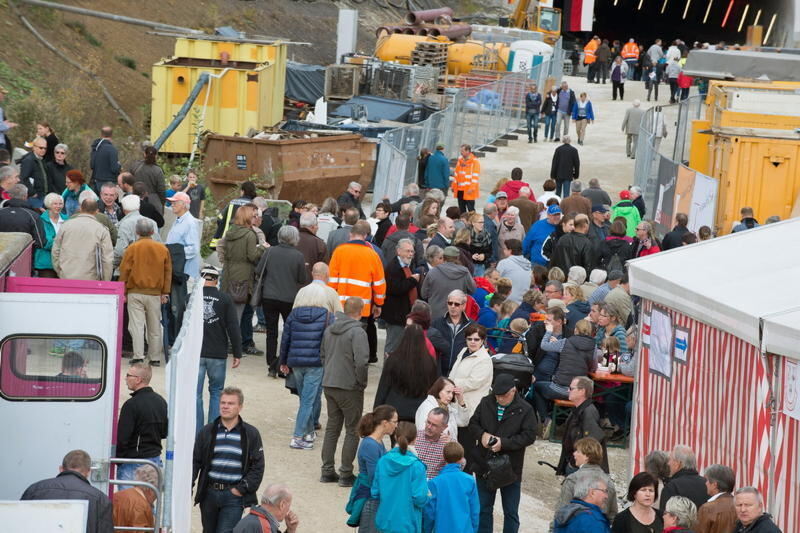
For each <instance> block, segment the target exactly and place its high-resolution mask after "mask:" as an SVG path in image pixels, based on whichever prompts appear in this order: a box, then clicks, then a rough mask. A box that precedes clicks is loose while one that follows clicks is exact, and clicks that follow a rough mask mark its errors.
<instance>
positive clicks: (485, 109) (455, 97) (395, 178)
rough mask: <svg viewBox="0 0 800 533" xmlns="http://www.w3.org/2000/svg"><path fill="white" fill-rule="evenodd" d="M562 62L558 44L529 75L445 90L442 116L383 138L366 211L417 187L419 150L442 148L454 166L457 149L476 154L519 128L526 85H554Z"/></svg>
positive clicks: (436, 115)
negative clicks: (465, 147)
mask: <svg viewBox="0 0 800 533" xmlns="http://www.w3.org/2000/svg"><path fill="white" fill-rule="evenodd" d="M563 62H564V53H563V50H562V48H561V42H560V41H559V42H558V43H557V44H556V46H555V47H554V50H553V54H552V55H550V56H548V57H547V58H546V59H545V60H544V61H542V63H539V64H536V65H534V67H533V68H532V69H530V70H525V71H522V72H514V73H508V74H505V75H502V74H500V73H498V75H499V76H502V77H500V78H499V79H497V80H495V81H491V82H488V83H485V84H480V85H477V86H474V87H465V88H460V89H455V90H453V89H448V94H450V95H451V98H452V101H451V102H450V104H449V105H448V106H447V107H445V108H444V109H443V110H441V111H439V112H437V113H434V114H432V115H431V116H430V117H428V118H427V119H426V120H424V121H422V122H419V123H417V124H409V125H408V126H402V127H399V128H395V129H393V130H389V131H387V132H386V133H384V134H383V137H382V138H381V143H380V151H379V154H378V162H377V165H376V169H375V184H374V189H373V196H372V208H373V209H374V208H375V206H376V205H377V204H378V203H379V202H380V200H381V199H382V198H384V197H386V196H388V197H389V198H391V199H393V200H396V199H397V198H399V197H400V196H401V195H402V190H403V187H404V186H405V185H407V184H409V183H412V182H415V181H417V172H418V158H419V153H420V150H421V149H423V148H427V149H428V150H430V151H434V150H435V148H436V146H437V145H442V146H444V153H445V155H446V156H447V158H448V159H450V160H454V159H456V158H458V156H459V152H460V147H461V145H464V144H468V145H470V146H471V147H472V149H473V150H479V149H480V148H482V147H484V146H487V145H489V144H491V143H493V142H494V141H495V140H497V139H499V138H501V137H502V136H503V135H506V134H508V133H509V132H512V131H514V130H516V129H518V128H520V127H522V125H523V123H524V120H525V93H526V91H527V88H528V85H530V83H531V81H532V80H533V81H535V82H536V83H537V85H538V86H539V90H540V91H541V90H543V89H544V87H545V84H546V83H547V80H548V78H550V77H552V78H553V80H554V82H555V83H559V82H560V80H561V77H562V74H563V72H562V70H563ZM401 159H402V162H401V161H400V160H401Z"/></svg>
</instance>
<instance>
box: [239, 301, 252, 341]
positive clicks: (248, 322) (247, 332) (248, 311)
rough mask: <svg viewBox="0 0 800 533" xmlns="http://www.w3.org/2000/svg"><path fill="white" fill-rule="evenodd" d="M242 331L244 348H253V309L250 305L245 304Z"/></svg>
mask: <svg viewBox="0 0 800 533" xmlns="http://www.w3.org/2000/svg"><path fill="white" fill-rule="evenodd" d="M240 324H241V331H242V348H247V347H248V346H253V345H254V344H255V343H254V342H253V307H252V306H251V305H250V304H244V311H243V312H242V320H241V323H240Z"/></svg>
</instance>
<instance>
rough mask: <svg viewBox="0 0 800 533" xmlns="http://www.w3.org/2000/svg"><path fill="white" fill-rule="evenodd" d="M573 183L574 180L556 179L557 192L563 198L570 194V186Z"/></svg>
mask: <svg viewBox="0 0 800 533" xmlns="http://www.w3.org/2000/svg"><path fill="white" fill-rule="evenodd" d="M571 184H572V180H556V194H557V195H559V196H560V197H561V199H562V200H563V199H564V198H566V197H567V196H569V195H570V190H569V187H570V185H571Z"/></svg>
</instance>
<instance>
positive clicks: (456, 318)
mask: <svg viewBox="0 0 800 533" xmlns="http://www.w3.org/2000/svg"><path fill="white" fill-rule="evenodd" d="M447 264H449V263H445V265H447ZM462 268H463V267H462ZM465 270H466V269H465ZM429 277H430V276H429ZM429 277H428V278H425V279H426V281H427V280H428V279H429ZM470 279H472V278H471V277H470ZM473 290H474V289H473ZM429 303H430V302H429ZM445 304H446V306H447V312H446V313H445V314H444V316H441V315H435V314H433V307H431V316H433V317H434V318H433V322H431V327H430V329H428V337H429V338H430V341H431V344H433V347H434V348H436V352H437V354H438V355H439V367H440V368H441V372H442V375H443V376H448V375H449V374H450V369H451V368H453V364H455V362H456V359H457V358H458V354H459V353H461V350H463V349H464V348H466V346H467V339H466V337H465V335H464V330H465V329H466V328H467V326H469V325H470V324H472V320H470V318H469V317H468V316H467V313H466V310H467V309H466V308H467V295H466V294H465V293H464V291H461V290H458V289H456V290H453V291H450V292H449V293H448V294H447V298H446V300H445Z"/></svg>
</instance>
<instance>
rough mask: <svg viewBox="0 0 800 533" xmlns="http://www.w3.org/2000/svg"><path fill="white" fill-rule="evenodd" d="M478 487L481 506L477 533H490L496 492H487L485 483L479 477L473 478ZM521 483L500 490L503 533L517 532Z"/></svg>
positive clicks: (516, 482)
mask: <svg viewBox="0 0 800 533" xmlns="http://www.w3.org/2000/svg"><path fill="white" fill-rule="evenodd" d="M475 481H476V483H477V485H478V501H480V504H481V514H480V521H479V523H478V533H492V530H493V526H494V516H493V515H494V499H495V497H496V496H497V491H496V490H489V487H488V486H487V485H486V481H484V480H483V479H481V477H480V476H476V477H475ZM520 488H521V483H520V482H519V481H515V482H514V483H512V484H511V485H508V486H506V487H503V488H502V489H500V497H501V498H502V500H503V533H517V531H519V498H520Z"/></svg>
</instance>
